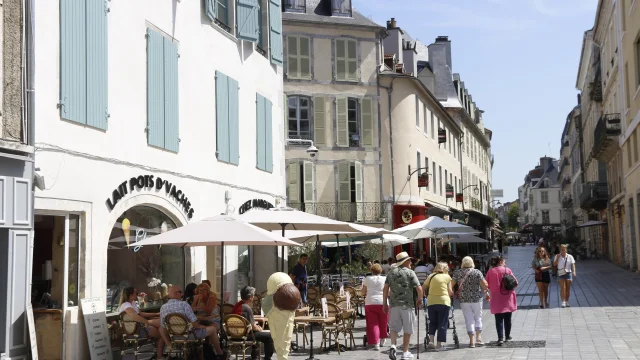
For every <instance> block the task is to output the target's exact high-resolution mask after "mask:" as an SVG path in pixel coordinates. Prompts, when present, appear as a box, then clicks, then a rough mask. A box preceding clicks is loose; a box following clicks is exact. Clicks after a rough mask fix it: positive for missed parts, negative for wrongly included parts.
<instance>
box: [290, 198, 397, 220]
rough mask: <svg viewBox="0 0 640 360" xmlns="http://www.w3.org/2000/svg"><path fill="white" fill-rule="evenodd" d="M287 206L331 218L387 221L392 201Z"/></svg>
mask: <svg viewBox="0 0 640 360" xmlns="http://www.w3.org/2000/svg"><path fill="white" fill-rule="evenodd" d="M287 206H289V207H291V208H294V209H297V210H300V211H305V212H308V213H311V214H316V215H320V216H324V217H327V218H329V219H334V220H340V221H347V222H357V223H386V222H387V217H388V216H389V215H388V214H389V211H390V210H391V203H390V202H344V203H343V202H341V203H333V202H332V203H288V204H287Z"/></svg>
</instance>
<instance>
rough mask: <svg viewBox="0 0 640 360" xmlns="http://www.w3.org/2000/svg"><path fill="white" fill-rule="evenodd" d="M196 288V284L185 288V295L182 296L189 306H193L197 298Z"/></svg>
mask: <svg viewBox="0 0 640 360" xmlns="http://www.w3.org/2000/svg"><path fill="white" fill-rule="evenodd" d="M196 288H198V285H196V284H194V283H190V284H187V286H186V287H185V288H184V294H182V301H186V302H187V303H188V304H189V305H191V304H193V300H194V298H195V296H196Z"/></svg>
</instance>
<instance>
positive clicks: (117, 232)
mask: <svg viewBox="0 0 640 360" xmlns="http://www.w3.org/2000/svg"><path fill="white" fill-rule="evenodd" d="M175 228H176V224H175V223H174V222H173V221H172V220H171V219H170V218H169V217H168V216H167V215H165V214H164V213H163V212H161V211H160V210H157V209H155V208H152V207H148V206H136V207H133V208H131V209H129V210H127V211H125V212H124V214H122V215H121V216H120V217H119V218H118V220H117V221H116V223H115V225H114V226H113V229H112V230H111V236H110V237H109V249H108V252H107V256H108V260H107V286H108V289H107V311H115V310H116V309H117V306H118V305H119V296H120V293H121V289H123V288H125V287H127V286H133V287H135V288H136V289H137V290H138V293H141V292H144V293H146V294H147V297H146V299H145V300H146V301H155V300H162V299H166V298H167V295H168V294H167V288H168V287H169V286H171V285H178V286H180V287H183V288H184V285H185V283H184V282H185V252H184V249H183V248H181V247H176V246H162V247H159V246H144V247H136V246H130V247H128V245H134V244H135V243H136V242H138V241H141V240H143V239H145V238H148V237H151V236H155V235H158V234H161V233H164V232H166V231H169V230H171V229H175Z"/></svg>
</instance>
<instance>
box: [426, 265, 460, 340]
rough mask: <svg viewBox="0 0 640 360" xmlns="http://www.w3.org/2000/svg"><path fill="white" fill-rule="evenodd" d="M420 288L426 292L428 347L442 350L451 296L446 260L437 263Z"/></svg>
mask: <svg viewBox="0 0 640 360" xmlns="http://www.w3.org/2000/svg"><path fill="white" fill-rule="evenodd" d="M422 288H423V291H424V293H425V294H427V312H428V314H429V338H430V340H431V341H430V342H429V347H428V349H430V350H434V349H437V350H443V349H444V347H443V343H445V342H446V341H447V325H448V323H449V311H450V309H451V297H452V296H453V286H452V285H451V277H450V276H449V265H448V264H447V263H446V262H439V263H437V264H436V267H435V268H434V269H433V273H432V274H431V275H430V276H429V277H428V278H427V280H426V281H425V282H424V285H423V286H422ZM436 331H437V332H438V338H437V340H438V343H437V345H436V344H435V343H434V338H435V335H436Z"/></svg>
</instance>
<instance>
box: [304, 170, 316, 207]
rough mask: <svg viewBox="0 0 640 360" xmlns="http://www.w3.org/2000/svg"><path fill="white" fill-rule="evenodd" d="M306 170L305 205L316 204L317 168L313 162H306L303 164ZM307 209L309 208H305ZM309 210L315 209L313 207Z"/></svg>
mask: <svg viewBox="0 0 640 360" xmlns="http://www.w3.org/2000/svg"><path fill="white" fill-rule="evenodd" d="M303 169H304V203H305V204H309V203H314V202H315V193H314V189H315V167H314V165H313V163H312V162H310V161H305V162H304V163H303ZM305 208H307V207H306V206H305ZM308 208H309V209H311V208H313V207H312V206H309V207H308Z"/></svg>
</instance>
